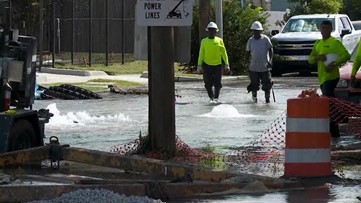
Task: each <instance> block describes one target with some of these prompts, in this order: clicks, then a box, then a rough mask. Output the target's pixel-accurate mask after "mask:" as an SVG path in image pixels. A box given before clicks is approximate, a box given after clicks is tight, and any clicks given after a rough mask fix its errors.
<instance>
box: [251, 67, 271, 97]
mask: <svg viewBox="0 0 361 203" xmlns="http://www.w3.org/2000/svg"><path fill="white" fill-rule="evenodd" d="M249 79H250V80H251V84H250V85H249V86H248V87H247V90H248V91H249V92H251V91H252V95H253V96H254V97H257V91H258V90H259V86H260V84H262V90H263V91H265V97H266V98H269V97H270V92H271V88H272V81H271V73H270V72H269V71H265V72H255V71H249Z"/></svg>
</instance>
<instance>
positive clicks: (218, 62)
mask: <svg viewBox="0 0 361 203" xmlns="http://www.w3.org/2000/svg"><path fill="white" fill-rule="evenodd" d="M206 30H207V31H208V37H206V38H204V39H202V41H201V46H200V49H199V57H198V66H197V72H198V73H199V74H202V73H203V81H204V86H205V88H206V90H207V93H208V97H209V99H210V102H211V103H218V102H219V100H218V99H219V93H220V90H221V88H222V83H221V80H222V66H223V67H224V70H225V72H226V73H228V72H229V70H230V68H229V62H228V55H227V51H226V47H225V46H224V43H223V40H222V39H221V38H219V37H217V36H216V33H217V32H218V26H217V24H216V23H214V22H210V23H209V24H208V25H207V28H206ZM213 87H214V91H213Z"/></svg>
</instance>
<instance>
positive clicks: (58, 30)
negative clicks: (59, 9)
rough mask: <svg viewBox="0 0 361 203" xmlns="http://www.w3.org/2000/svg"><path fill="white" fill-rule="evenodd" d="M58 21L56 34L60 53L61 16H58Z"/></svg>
mask: <svg viewBox="0 0 361 203" xmlns="http://www.w3.org/2000/svg"><path fill="white" fill-rule="evenodd" d="M56 21H57V30H56V36H57V38H58V53H60V52H61V49H60V18H56Z"/></svg>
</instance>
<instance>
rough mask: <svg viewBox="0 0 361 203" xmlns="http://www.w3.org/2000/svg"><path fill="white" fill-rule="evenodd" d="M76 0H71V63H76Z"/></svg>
mask: <svg viewBox="0 0 361 203" xmlns="http://www.w3.org/2000/svg"><path fill="white" fill-rule="evenodd" d="M74 15H75V13H74V0H72V1H71V56H70V57H71V65H74Z"/></svg>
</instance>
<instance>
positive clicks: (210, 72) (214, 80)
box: [202, 64, 222, 99]
mask: <svg viewBox="0 0 361 203" xmlns="http://www.w3.org/2000/svg"><path fill="white" fill-rule="evenodd" d="M202 67H203V81H204V87H205V88H206V90H207V93H208V97H209V98H210V99H218V97H219V93H220V91H221V88H222V83H221V80H222V65H217V66H210V65H207V64H203V66H202ZM213 87H214V93H213Z"/></svg>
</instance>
